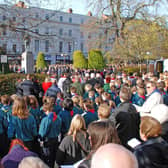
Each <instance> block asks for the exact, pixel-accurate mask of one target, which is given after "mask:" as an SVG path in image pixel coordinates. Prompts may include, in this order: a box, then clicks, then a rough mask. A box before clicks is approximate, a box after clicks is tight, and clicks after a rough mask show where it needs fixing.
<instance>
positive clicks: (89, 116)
mask: <svg viewBox="0 0 168 168" xmlns="http://www.w3.org/2000/svg"><path fill="white" fill-rule="evenodd" d="M83 107H84V112H83V114H82V116H83V118H84V120H85V122H86V127H88V125H89V124H90V123H91V122H92V121H95V120H97V119H98V116H97V112H96V111H95V109H94V107H93V104H92V102H91V101H89V100H84V102H83Z"/></svg>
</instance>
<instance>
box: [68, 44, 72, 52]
mask: <svg viewBox="0 0 168 168" xmlns="http://www.w3.org/2000/svg"><path fill="white" fill-rule="evenodd" d="M68 52H72V45H71V42H68Z"/></svg>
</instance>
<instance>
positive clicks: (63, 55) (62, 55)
mask: <svg viewBox="0 0 168 168" xmlns="http://www.w3.org/2000/svg"><path fill="white" fill-rule="evenodd" d="M65 56H66V54H64V53H62V54H61V57H64V65H65Z"/></svg>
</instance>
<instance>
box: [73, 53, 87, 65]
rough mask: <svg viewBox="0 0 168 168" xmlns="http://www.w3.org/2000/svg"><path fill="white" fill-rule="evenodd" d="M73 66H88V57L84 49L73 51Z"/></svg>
mask: <svg viewBox="0 0 168 168" xmlns="http://www.w3.org/2000/svg"><path fill="white" fill-rule="evenodd" d="M73 66H74V68H87V59H86V58H85V56H84V55H83V53H82V51H80V50H77V51H75V52H74V53H73Z"/></svg>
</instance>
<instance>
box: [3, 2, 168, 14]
mask: <svg viewBox="0 0 168 168" xmlns="http://www.w3.org/2000/svg"><path fill="white" fill-rule="evenodd" d="M7 1H8V2H15V3H16V2H17V1H19V0H0V3H3V2H7ZM21 1H23V2H25V3H26V2H28V3H29V2H31V3H32V6H38V7H39V4H38V5H37V2H38V3H39V2H41V3H40V7H43V8H48V9H54V10H59V9H62V10H63V11H64V12H67V10H68V9H69V8H72V9H73V13H77V14H82V15H87V13H88V11H90V10H91V9H89V8H88V7H87V0H21ZM163 1H164V4H163V5H162V6H160V7H159V9H158V13H160V14H166V15H168V2H167V0H163ZM56 4H58V5H57V6H56ZM62 6H63V8H64V9H63V8H62Z"/></svg>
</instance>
